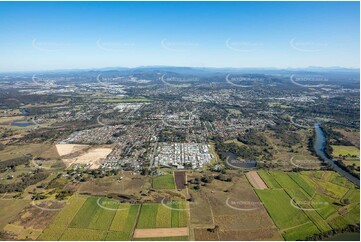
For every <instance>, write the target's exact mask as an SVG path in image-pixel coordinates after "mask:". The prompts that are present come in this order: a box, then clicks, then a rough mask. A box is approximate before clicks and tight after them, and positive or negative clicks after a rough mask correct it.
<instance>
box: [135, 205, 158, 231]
mask: <svg viewBox="0 0 361 242" xmlns="http://www.w3.org/2000/svg"><path fill="white" fill-rule="evenodd" d="M157 213H158V204H143V205H142V208H141V210H140V215H139V219H138V225H137V228H139V229H148V228H156V226H157Z"/></svg>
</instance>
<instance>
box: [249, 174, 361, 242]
mask: <svg viewBox="0 0 361 242" xmlns="http://www.w3.org/2000/svg"><path fill="white" fill-rule="evenodd" d="M259 175H260V177H261V178H262V179H263V181H264V182H265V183H266V184H267V186H268V187H269V189H264V190H259V189H256V190H255V191H256V193H257V195H258V196H259V198H260V199H261V201H262V203H263V204H264V206H265V208H266V209H267V211H268V213H269V214H270V216H271V218H272V220H273V221H274V223H275V224H276V226H277V228H278V229H279V231H280V232H281V234H282V236H283V237H284V239H286V240H300V239H301V240H302V239H305V238H307V237H309V236H312V235H314V234H319V233H321V232H326V231H330V230H332V229H338V228H344V227H346V226H347V225H348V224H357V223H359V221H360V216H359V213H360V200H359V196H360V191H359V189H358V188H357V187H355V186H354V185H353V184H352V183H350V182H349V181H347V180H346V178H344V177H341V176H339V175H338V174H337V173H335V172H331V171H323V172H319V171H315V172H310V171H304V172H299V173H294V172H289V173H286V172H267V171H260V172H259Z"/></svg>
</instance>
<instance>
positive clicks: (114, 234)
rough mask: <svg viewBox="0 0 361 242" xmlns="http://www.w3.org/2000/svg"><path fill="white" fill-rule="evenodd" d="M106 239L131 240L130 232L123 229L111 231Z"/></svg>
mask: <svg viewBox="0 0 361 242" xmlns="http://www.w3.org/2000/svg"><path fill="white" fill-rule="evenodd" d="M105 240H108V241H129V240H130V234H129V233H127V232H123V231H109V232H108V233H107V236H106V238H105Z"/></svg>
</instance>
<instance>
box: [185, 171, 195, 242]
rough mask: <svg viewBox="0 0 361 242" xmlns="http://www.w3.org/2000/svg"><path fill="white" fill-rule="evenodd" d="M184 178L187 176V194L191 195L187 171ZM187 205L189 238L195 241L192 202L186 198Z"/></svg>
mask: <svg viewBox="0 0 361 242" xmlns="http://www.w3.org/2000/svg"><path fill="white" fill-rule="evenodd" d="M184 178H185V182H186V183H187V186H186V193H187V196H188V197H190V193H189V187H188V182H187V181H188V178H187V172H185V173H184ZM186 205H187V210H188V211H187V214H188V218H187V222H188V230H189V232H188V234H189V235H188V240H191V241H194V230H193V229H192V227H191V204H190V201H187V200H186Z"/></svg>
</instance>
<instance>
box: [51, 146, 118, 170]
mask: <svg viewBox="0 0 361 242" xmlns="http://www.w3.org/2000/svg"><path fill="white" fill-rule="evenodd" d="M56 148H57V151H58V153H59V155H60V156H62V160H63V162H64V163H65V165H66V166H67V167H69V166H71V165H72V164H91V167H90V169H97V168H98V167H99V166H100V165H101V164H102V163H103V162H104V160H105V158H106V157H107V156H108V155H109V154H110V152H112V148H111V147H108V146H102V147H91V146H89V145H79V144H57V145H56Z"/></svg>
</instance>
